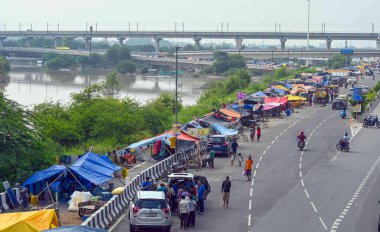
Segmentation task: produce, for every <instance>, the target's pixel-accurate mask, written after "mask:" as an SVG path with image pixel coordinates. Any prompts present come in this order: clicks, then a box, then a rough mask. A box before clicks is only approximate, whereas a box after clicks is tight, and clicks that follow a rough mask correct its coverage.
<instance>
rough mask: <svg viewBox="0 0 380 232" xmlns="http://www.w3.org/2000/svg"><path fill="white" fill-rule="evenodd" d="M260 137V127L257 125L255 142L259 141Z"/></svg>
mask: <svg viewBox="0 0 380 232" xmlns="http://www.w3.org/2000/svg"><path fill="white" fill-rule="evenodd" d="M260 137H261V128H260V127H259V126H258V127H257V142H260Z"/></svg>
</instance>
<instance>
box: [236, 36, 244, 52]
mask: <svg viewBox="0 0 380 232" xmlns="http://www.w3.org/2000/svg"><path fill="white" fill-rule="evenodd" d="M235 42H236V50H242V49H243V38H236V39H235Z"/></svg>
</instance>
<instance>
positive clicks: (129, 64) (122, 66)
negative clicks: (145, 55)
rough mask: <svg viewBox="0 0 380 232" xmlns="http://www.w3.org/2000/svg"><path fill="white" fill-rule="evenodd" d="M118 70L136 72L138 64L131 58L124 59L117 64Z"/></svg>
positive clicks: (123, 72)
mask: <svg viewBox="0 0 380 232" xmlns="http://www.w3.org/2000/svg"><path fill="white" fill-rule="evenodd" d="M116 70H117V71H118V73H121V74H125V73H135V72H136V64H135V62H133V61H131V60H122V61H120V62H119V63H118V64H117V65H116Z"/></svg>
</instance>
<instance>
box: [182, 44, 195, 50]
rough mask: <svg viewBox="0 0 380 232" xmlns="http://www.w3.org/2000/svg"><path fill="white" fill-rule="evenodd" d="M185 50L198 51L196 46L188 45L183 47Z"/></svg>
mask: <svg viewBox="0 0 380 232" xmlns="http://www.w3.org/2000/svg"><path fill="white" fill-rule="evenodd" d="M183 50H184V51H195V50H197V49H196V48H195V46H194V45H192V44H186V45H185V46H184V47H183Z"/></svg>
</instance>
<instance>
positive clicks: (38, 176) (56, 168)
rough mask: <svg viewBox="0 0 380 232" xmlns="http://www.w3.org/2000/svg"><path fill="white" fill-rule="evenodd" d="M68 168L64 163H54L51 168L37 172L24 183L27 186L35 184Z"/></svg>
mask: <svg viewBox="0 0 380 232" xmlns="http://www.w3.org/2000/svg"><path fill="white" fill-rule="evenodd" d="M65 170H66V167H65V166H63V165H53V166H51V167H50V168H47V169H45V170H42V171H39V172H35V173H34V174H33V175H32V176H31V177H29V179H28V180H27V181H25V182H24V183H23V184H22V185H23V186H26V185H29V184H34V183H37V182H40V181H43V180H46V179H49V178H50V177H53V176H55V175H59V174H61V173H62V172H63V171H65Z"/></svg>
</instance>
